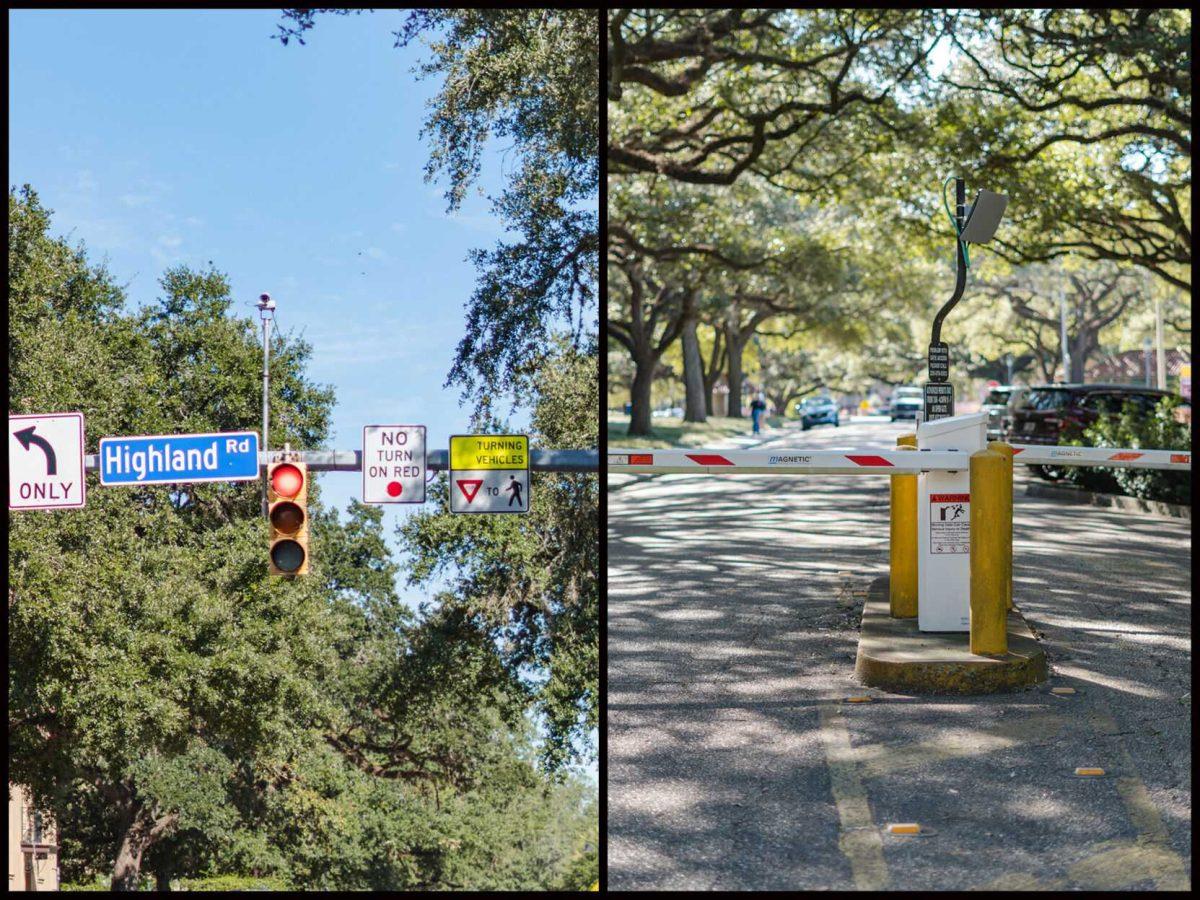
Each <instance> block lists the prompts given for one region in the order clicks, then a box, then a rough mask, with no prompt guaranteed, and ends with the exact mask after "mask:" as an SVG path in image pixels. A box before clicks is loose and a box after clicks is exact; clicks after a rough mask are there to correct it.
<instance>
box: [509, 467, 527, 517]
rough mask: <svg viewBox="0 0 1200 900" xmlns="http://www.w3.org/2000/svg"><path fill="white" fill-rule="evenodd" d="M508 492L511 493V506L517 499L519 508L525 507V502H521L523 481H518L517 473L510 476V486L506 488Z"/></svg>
mask: <svg viewBox="0 0 1200 900" xmlns="http://www.w3.org/2000/svg"><path fill="white" fill-rule="evenodd" d="M506 492H507V493H508V494H510V495H511V496H509V498H508V505H509V506H512V505H513V502H514V501H515V502H516V504H517V509H521V508H523V506H524V504H522V503H521V483H520V482H519V481H517V476H516V475H512V476H510V477H509V482H508V488H507V489H506Z"/></svg>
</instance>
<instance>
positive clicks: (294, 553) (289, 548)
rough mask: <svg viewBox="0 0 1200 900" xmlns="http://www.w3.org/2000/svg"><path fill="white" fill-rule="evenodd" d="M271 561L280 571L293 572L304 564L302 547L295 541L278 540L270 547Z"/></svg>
mask: <svg viewBox="0 0 1200 900" xmlns="http://www.w3.org/2000/svg"><path fill="white" fill-rule="evenodd" d="M271 562H273V563H275V568H277V569H279V571H281V572H295V571H297V570H298V569H299V568H300V567H301V566H302V565H304V548H303V547H301V546H300V544H299V543H298V542H297V541H279V542H277V543H276V544H275V546H274V547H272V548H271Z"/></svg>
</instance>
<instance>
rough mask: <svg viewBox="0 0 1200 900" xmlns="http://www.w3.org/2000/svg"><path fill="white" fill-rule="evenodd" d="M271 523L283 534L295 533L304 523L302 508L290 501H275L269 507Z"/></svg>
mask: <svg viewBox="0 0 1200 900" xmlns="http://www.w3.org/2000/svg"><path fill="white" fill-rule="evenodd" d="M271 524H272V525H273V526H274V527H275V530H276V531H279V532H282V533H283V534H295V533H296V532H297V531H299V530H300V526H301V525H303V524H304V510H303V509H301V508H300V504H298V503H292V502H291V501H285V502H282V503H276V504H275V505H274V506H273V507H271Z"/></svg>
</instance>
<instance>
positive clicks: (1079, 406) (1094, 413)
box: [1008, 384, 1174, 481]
mask: <svg viewBox="0 0 1200 900" xmlns="http://www.w3.org/2000/svg"><path fill="white" fill-rule="evenodd" d="M1171 396H1174V395H1173V394H1171V392H1170V391H1163V390H1159V389H1158V388H1148V387H1139V386H1138V385H1133V384H1039V385H1036V386H1034V387H1032V388H1031V389H1030V391H1029V396H1028V397H1027V398H1026V399H1025V401H1024V405H1023V406H1022V407H1021V408H1019V409H1017V410H1015V411H1014V412H1013V420H1012V428H1011V430H1010V432H1009V435H1008V440H1010V441H1012V442H1013V443H1015V444H1057V443H1060V442H1061V440H1062V439H1063V438H1071V437H1077V436H1078V435H1079V434H1080V432H1082V431H1083V430H1084V429H1085V428H1087V427H1088V426H1089V425H1091V424H1092V423H1094V422H1095V421H1096V420H1097V419H1099V418H1100V417H1101V416H1105V415H1117V414H1118V413H1120V412H1121V410H1122V408H1123V407H1124V405H1125V404H1126V403H1128V402H1131V401H1132V402H1133V403H1134V404H1135V406H1136V407H1137V409H1138V410H1139V411H1140V412H1142V413H1143V414H1145V415H1149V414H1150V412H1151V411H1152V410H1153V409H1154V407H1155V406H1157V405H1158V403H1159V401H1161V400H1162V398H1163V397H1171ZM1029 468H1030V469H1031V470H1032V471H1033V473H1034V474H1035V475H1040V476H1041V477H1042V478H1046V479H1048V480H1050V481H1057V480H1058V479H1059V478H1061V477H1062V474H1063V473H1062V469H1061V468H1057V467H1054V466H1030V467H1029Z"/></svg>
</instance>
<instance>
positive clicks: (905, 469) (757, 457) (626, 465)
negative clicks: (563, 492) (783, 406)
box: [608, 449, 971, 475]
mask: <svg viewBox="0 0 1200 900" xmlns="http://www.w3.org/2000/svg"><path fill="white" fill-rule="evenodd" d="M970 465H971V454H969V453H967V452H966V451H965V450H918V451H916V452H915V453H914V452H912V451H903V452H897V451H895V450H876V449H871V450H860V451H855V450H699V449H697V450H691V449H688V450H679V449H671V450H609V451H608V470H609V472H613V473H617V472H657V473H675V474H686V473H689V472H691V473H696V472H706V473H708V474H710V475H872V474H875V475H904V474H910V475H911V474H914V473H917V472H929V471H935V470H936V471H939V472H941V471H950V472H954V471H958V470H966V469H968V468H970Z"/></svg>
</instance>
